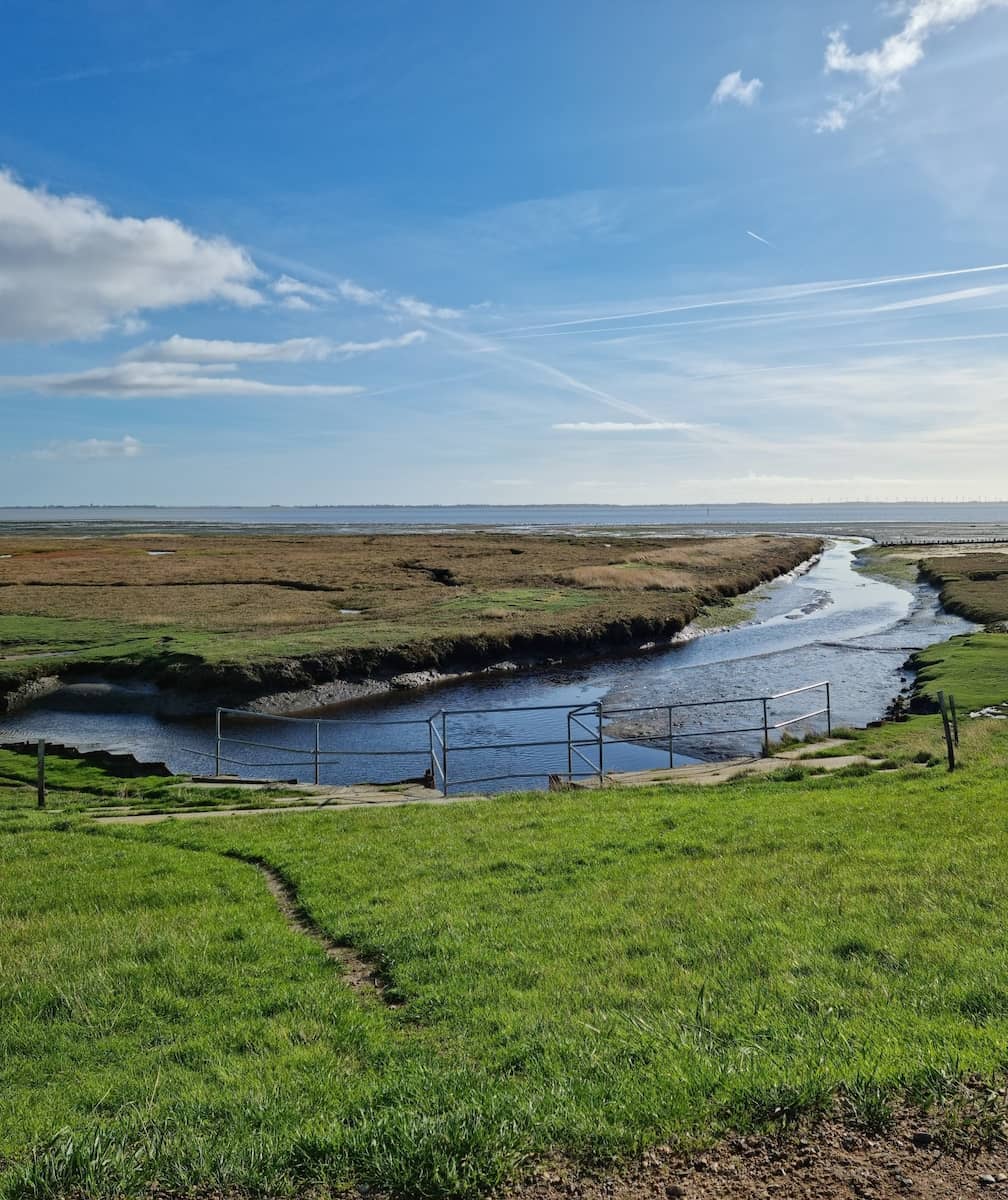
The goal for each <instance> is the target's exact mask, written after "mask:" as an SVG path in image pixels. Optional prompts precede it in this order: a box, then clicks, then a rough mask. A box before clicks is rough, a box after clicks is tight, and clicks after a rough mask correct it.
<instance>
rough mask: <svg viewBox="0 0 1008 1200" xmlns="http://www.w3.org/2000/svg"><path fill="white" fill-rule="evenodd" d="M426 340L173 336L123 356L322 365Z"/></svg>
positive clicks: (416, 335) (413, 334)
mask: <svg viewBox="0 0 1008 1200" xmlns="http://www.w3.org/2000/svg"><path fill="white" fill-rule="evenodd" d="M426 340H427V334H426V333H425V332H424V331H423V330H422V329H414V330H411V331H410V332H409V333H403V334H400V335H399V336H398V337H386V338H377V339H376V340H374V341H370V342H334V341H332V340H331V339H329V338H320V337H303V338H288V339H287V340H286V341H282V342H232V341H226V340H222V339H221V340H208V339H205V338H188V337H180V336H179V335H178V334H174V335H173V336H172V337H170V338H166V339H165V340H164V341H162V342H150V343H148V344H147V345H146V346H139V347H138V348H137V349H136V350H131V351H130V352H129V353H128V354H126V355H124V361H126V362H170V363H220V364H237V363H249V362H325V361H326V360H327V359H330V358H334V357H340V356H343V357H349V356H351V355H355V354H372V353H374V352H376V351H379V350H393V349H399V348H401V347H405V346H415V345H417V344H418V343H420V342H424V341H426Z"/></svg>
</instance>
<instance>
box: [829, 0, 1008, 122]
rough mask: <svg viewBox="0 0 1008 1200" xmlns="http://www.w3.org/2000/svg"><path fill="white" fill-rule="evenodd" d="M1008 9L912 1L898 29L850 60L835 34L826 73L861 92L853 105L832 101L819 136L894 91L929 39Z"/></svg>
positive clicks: (991, 0) (1006, 3)
mask: <svg viewBox="0 0 1008 1200" xmlns="http://www.w3.org/2000/svg"><path fill="white" fill-rule="evenodd" d="M994 8H1008V0H915V2H914V3H913V4H911V5H910V6H909V7H905V8H904V9H903V11H904V12H905V15H906V19H905V21H904V23H903V27H902V29H900V30H899V31H898V32H896V33H894V34H891V35H890V36H889V37H887V38H886V39H885V41H883V42H882V44H881V45H880V46H878V47H876V48H875V49H874V50H865V51H862V52H861V53H860V54H855V53H854V52H853V51H852V50H851V48H850V46H849V45H848V42H847V38H846V36H845V34H844V31H843V30H842V29H834V30H833V31H832V32H831V33H830V34H829V38H828V41H827V45H826V57H825V69H826V72H827V73H839V74H846V75H856V76H860V77H861V78H862V79H863V81H864V83H865V85H866V87H865V90H863V91H862V92H860V93H858V95H856V96H855V97H854V98H853V99H850V98H843V99H840V100H837V101H836V102H835V103H834V104H833V106H832V107H831V108H830V109H829V110H828V111H827V112H825V113H824V114H823V115H822V116H821V117H820V118H819V120H818V121H817V122H816V129H817V130H818V132H820V133H831V132H836V131H837V130H840V129H843V128H844V127H845V126H846V125H847V122H848V120H849V118H850V116H851V114H852V113H853V112H855V111H856V110H857V109H859V108H862V107H864V106H865V105H866V104H869V103H871V102H872V101H874V100H876V99H878V98H879V97H883V96H885V95H887V94H888V93H890V92H893V91H896V90H897V89H898V88H899V86H900V81H901V80H902V78H903V76H904V75H905V74H906V72H907V71H909V70H910V69H911V68H912V67H915V66H916V65H917V64H918V63H919V62H920V61H921V60H922V59H923V57H924V47H925V44H926V42H927V41H928V39H929V38H930V37H931V36H932V34H935V33H940V32H942V31H944V30H948V29H953V28H954V27H955V26H956V25H961V24H962V23H963V22H964V21H969V20H971V19H972V18H973V17H976V16H979V14H980V13H982V12H985V11H986V10H987V9H994Z"/></svg>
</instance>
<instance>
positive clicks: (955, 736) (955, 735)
mask: <svg viewBox="0 0 1008 1200" xmlns="http://www.w3.org/2000/svg"><path fill="white" fill-rule="evenodd" d="M948 700H949V716H950V717H951V718H952V740H953V741H954V742H955V744H956V745H957V746H958V745H959V714H958V713H957V712H956V702H955V696H953V695H952V693H951V692H949V698H948Z"/></svg>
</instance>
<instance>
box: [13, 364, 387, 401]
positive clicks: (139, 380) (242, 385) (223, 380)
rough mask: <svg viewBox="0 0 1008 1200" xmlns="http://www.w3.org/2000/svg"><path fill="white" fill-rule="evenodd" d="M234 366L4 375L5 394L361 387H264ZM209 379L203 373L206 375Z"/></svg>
mask: <svg viewBox="0 0 1008 1200" xmlns="http://www.w3.org/2000/svg"><path fill="white" fill-rule="evenodd" d="M233 370H234V367H233V365H232V364H230V363H218V364H199V363H165V362H121V363H116V364H114V365H113V366H110V367H96V368H94V369H93V370H89V371H78V372H75V373H68V374H61V375H8V376H0V389H2V390H4V391H22V390H23V391H32V392H42V393H44V394H46V395H57V396H107V397H119V396H122V397H160V398H168V397H181V396H350V395H355V394H357V393H359V392H362V391H363V390H364V389H363V388H361V387H354V386H350V385H346V384H338V385H337V384H283V383H263V382H262V381H260V380H258V379H243V378H240V377H239V376H237V375H234V374H231V372H232V371H233ZM201 371H202V372H203V374H200V372H201Z"/></svg>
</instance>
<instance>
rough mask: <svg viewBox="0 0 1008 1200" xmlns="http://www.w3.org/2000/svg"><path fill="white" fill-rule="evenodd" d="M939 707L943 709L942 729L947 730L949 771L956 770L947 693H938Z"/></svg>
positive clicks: (946, 745)
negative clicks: (946, 699) (946, 701)
mask: <svg viewBox="0 0 1008 1200" xmlns="http://www.w3.org/2000/svg"><path fill="white" fill-rule="evenodd" d="M938 707H939V708H940V709H941V719H942V727H943V728H944V730H945V749H946V750H947V751H948V769H949V770H950V771H954V770H955V765H956V764H955V746H954V744H953V742H952V726H951V725H950V724H949V715H948V706H947V705H946V703H945V693H944V692H939V693H938Z"/></svg>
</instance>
